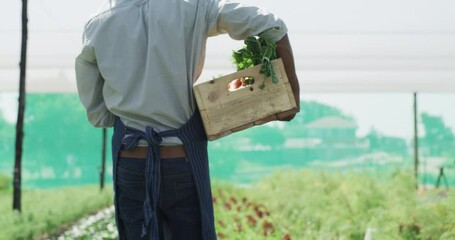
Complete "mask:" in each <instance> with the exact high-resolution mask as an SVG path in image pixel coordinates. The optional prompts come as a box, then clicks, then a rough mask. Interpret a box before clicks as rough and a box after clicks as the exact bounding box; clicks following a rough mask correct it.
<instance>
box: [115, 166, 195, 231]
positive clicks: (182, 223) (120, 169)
mask: <svg viewBox="0 0 455 240" xmlns="http://www.w3.org/2000/svg"><path fill="white" fill-rule="evenodd" d="M118 161H119V162H118V165H117V193H116V194H117V204H118V209H119V212H118V213H117V214H118V216H119V218H120V222H121V223H122V224H123V228H124V229H125V233H126V236H127V239H128V240H136V239H141V233H142V223H143V222H144V213H143V204H144V200H145V159H135V158H119V160H118ZM158 205H159V209H158V211H157V213H158V224H159V229H160V239H162V240H171V239H172V240H179V239H185V240H192V239H194V240H200V239H202V235H201V215H200V207H199V202H198V198H197V193H196V187H195V184H194V181H193V175H192V171H191V167H190V164H189V163H188V162H187V161H186V160H185V159H162V160H161V189H160V199H159V200H158ZM144 239H148V236H146V237H144Z"/></svg>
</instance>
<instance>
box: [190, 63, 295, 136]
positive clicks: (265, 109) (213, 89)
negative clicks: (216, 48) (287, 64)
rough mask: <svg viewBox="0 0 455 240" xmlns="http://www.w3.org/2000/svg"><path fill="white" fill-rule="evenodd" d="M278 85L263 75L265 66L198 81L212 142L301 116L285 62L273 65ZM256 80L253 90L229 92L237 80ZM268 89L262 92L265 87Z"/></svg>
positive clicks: (198, 97)
mask: <svg viewBox="0 0 455 240" xmlns="http://www.w3.org/2000/svg"><path fill="white" fill-rule="evenodd" d="M272 64H273V68H274V70H275V73H276V75H277V78H278V83H272V81H271V79H270V78H266V77H265V75H263V74H260V73H259V70H260V68H261V65H257V66H255V67H253V68H249V69H245V70H242V71H238V72H235V73H232V74H229V75H226V76H223V77H220V78H216V79H211V80H210V79H209V80H198V81H197V82H196V83H195V84H194V86H193V91H194V95H195V98H196V102H197V105H198V108H199V111H200V113H201V117H202V121H203V123H204V128H205V131H206V133H207V137H208V139H209V140H215V139H218V138H221V137H224V136H227V135H229V134H231V133H233V132H237V131H240V130H243V129H246V128H250V127H252V126H255V125H260V124H264V123H266V122H270V121H273V120H276V119H277V115H280V116H286V115H291V114H294V113H296V112H297V105H296V102H295V98H294V95H293V93H292V89H291V85H290V84H289V81H288V78H287V76H286V72H285V70H284V65H283V61H282V60H281V59H276V60H273V61H272ZM244 77H253V78H254V79H255V82H254V83H253V84H252V85H251V86H247V87H244V88H242V89H239V90H236V91H229V90H228V87H227V86H228V84H229V83H230V82H232V81H233V80H235V79H240V78H244ZM264 80H265V82H264V84H265V87H264V88H263V89H260V87H259V86H260V85H261V84H262V83H263V81H264Z"/></svg>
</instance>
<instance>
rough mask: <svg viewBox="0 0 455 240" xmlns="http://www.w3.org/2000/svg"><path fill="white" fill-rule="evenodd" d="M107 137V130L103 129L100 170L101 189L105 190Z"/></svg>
mask: <svg viewBox="0 0 455 240" xmlns="http://www.w3.org/2000/svg"><path fill="white" fill-rule="evenodd" d="M106 137H107V130H106V128H103V146H102V153H101V170H100V189H101V190H103V189H104V172H105V170H106Z"/></svg>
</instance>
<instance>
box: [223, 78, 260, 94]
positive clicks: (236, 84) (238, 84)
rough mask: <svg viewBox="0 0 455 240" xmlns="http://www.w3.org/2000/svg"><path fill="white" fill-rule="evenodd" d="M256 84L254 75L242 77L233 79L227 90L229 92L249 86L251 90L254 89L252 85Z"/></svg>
mask: <svg viewBox="0 0 455 240" xmlns="http://www.w3.org/2000/svg"><path fill="white" fill-rule="evenodd" d="M253 84H254V78H253V77H242V78H237V79H234V80H232V81H231V82H230V83H228V84H227V90H228V91H229V92H235V91H238V90H240V89H244V88H247V87H248V88H249V89H250V91H253V87H252V86H251V85H253Z"/></svg>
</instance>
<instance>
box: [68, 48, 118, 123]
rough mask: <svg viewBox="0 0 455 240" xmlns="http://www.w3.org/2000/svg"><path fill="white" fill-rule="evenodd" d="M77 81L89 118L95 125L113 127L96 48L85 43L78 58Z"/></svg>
mask: <svg viewBox="0 0 455 240" xmlns="http://www.w3.org/2000/svg"><path fill="white" fill-rule="evenodd" d="M75 70H76V82H77V91H78V94H79V98H80V100H81V102H82V104H83V105H84V107H85V109H86V111H87V118H88V120H89V121H90V123H91V124H92V125H93V126H95V127H112V126H113V124H114V116H113V114H111V113H110V112H109V110H108V109H107V107H106V104H105V102H104V98H103V85H104V79H103V77H102V76H101V73H100V71H99V69H98V65H97V62H96V57H95V54H94V49H93V47H92V46H90V45H89V44H84V46H83V49H82V52H81V53H80V54H79V56H78V57H77V58H76V65H75Z"/></svg>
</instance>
